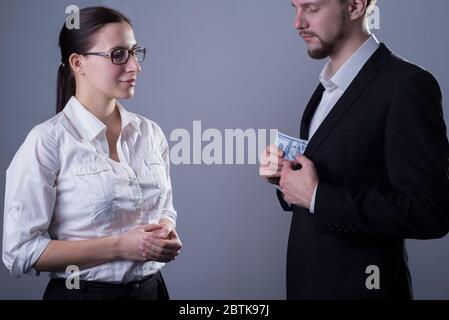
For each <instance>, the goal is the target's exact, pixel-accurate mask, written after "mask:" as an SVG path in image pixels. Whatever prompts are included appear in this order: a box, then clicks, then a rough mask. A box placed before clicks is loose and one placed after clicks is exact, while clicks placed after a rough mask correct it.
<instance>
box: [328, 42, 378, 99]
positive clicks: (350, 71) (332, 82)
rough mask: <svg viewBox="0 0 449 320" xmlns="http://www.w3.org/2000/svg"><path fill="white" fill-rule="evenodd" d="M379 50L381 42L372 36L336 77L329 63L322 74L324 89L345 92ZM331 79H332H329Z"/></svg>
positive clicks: (341, 68)
mask: <svg viewBox="0 0 449 320" xmlns="http://www.w3.org/2000/svg"><path fill="white" fill-rule="evenodd" d="M377 48H379V41H378V40H377V38H376V36H375V35H374V34H372V35H370V36H369V38H368V39H367V40H366V41H365V43H364V44H363V45H362V46H361V47H360V48H359V49H357V51H356V52H354V53H353V54H352V56H351V57H350V58H349V59H348V60H347V61H346V62H345V63H344V64H343V65H342V66H341V67H340V69H339V70H338V71H337V72H336V73H335V74H334V75H331V74H330V70H329V67H330V61H328V62H327V63H326V65H325V66H324V68H323V70H322V71H321V74H320V82H321V84H322V85H323V87H324V88H325V89H326V90H329V91H332V90H334V89H336V88H337V87H338V88H340V89H342V90H343V91H345V90H346V89H347V88H348V87H349V85H350V84H351V82H352V81H353V80H354V78H355V77H356V76H357V74H358V73H359V72H360V70H361V69H362V68H363V66H364V65H365V63H366V62H367V61H368V60H369V58H370V57H371V56H372V55H373V53H374V52H376V50H377ZM329 77H331V78H330V79H329ZM328 79H329V80H328Z"/></svg>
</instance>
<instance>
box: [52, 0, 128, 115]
mask: <svg viewBox="0 0 449 320" xmlns="http://www.w3.org/2000/svg"><path fill="white" fill-rule="evenodd" d="M115 22H127V23H128V24H129V25H131V21H130V20H129V18H127V17H126V16H125V15H123V14H122V13H120V12H118V11H117V10H114V9H110V8H106V7H87V8H83V9H80V11H79V29H68V28H67V27H66V24H65V23H64V25H63V26H62V29H61V33H60V34H59V47H60V48H61V64H60V65H59V69H58V80H57V88H56V90H57V101H56V113H59V112H61V111H62V109H64V106H65V105H66V103H67V102H68V101H69V99H70V97H71V96H73V95H75V90H76V84H75V77H74V76H73V73H72V71H71V69H70V64H69V57H70V55H71V54H72V53H78V54H83V53H86V52H87V51H88V50H89V49H90V48H91V47H92V46H93V45H94V43H93V41H94V39H95V38H94V35H95V33H96V32H97V31H98V30H100V29H101V28H102V27H104V26H105V25H107V24H108V23H115Z"/></svg>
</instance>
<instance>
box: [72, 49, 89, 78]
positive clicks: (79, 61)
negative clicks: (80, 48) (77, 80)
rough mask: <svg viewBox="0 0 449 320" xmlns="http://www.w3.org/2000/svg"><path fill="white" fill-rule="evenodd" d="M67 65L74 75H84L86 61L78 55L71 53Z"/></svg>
mask: <svg viewBox="0 0 449 320" xmlns="http://www.w3.org/2000/svg"><path fill="white" fill-rule="evenodd" d="M69 64H70V67H71V68H72V70H73V72H74V73H77V74H80V75H84V68H85V64H86V59H85V58H84V56H82V55H80V54H78V53H72V54H71V55H70V57H69Z"/></svg>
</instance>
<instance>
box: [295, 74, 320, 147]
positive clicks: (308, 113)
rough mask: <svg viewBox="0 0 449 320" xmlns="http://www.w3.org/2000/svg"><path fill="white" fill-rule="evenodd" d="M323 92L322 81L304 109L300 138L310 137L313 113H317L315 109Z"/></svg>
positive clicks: (306, 138)
mask: <svg viewBox="0 0 449 320" xmlns="http://www.w3.org/2000/svg"><path fill="white" fill-rule="evenodd" d="M323 92H324V87H323V85H322V84H321V83H320V84H319V85H318V87H317V88H316V89H315V92H314V93H313V95H312V97H311V98H310V100H309V103H308V104H307V107H306V109H305V110H304V113H303V115H302V119H301V129H300V134H299V136H300V138H301V139H303V140H308V139H309V128H310V122H311V121H312V117H313V114H314V113H315V110H316V108H317V107H318V105H319V103H320V101H321V98H322V97H323Z"/></svg>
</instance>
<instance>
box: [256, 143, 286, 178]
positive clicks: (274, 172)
mask: <svg viewBox="0 0 449 320" xmlns="http://www.w3.org/2000/svg"><path fill="white" fill-rule="evenodd" d="M283 156H284V152H283V151H282V150H281V149H279V148H278V147H277V146H275V145H269V146H267V147H266V148H265V150H264V151H263V152H262V154H261V156H260V168H259V175H260V176H261V177H262V178H263V179H264V180H265V181H267V182H269V183H271V184H275V185H279V179H280V177H281V170H282V157H283Z"/></svg>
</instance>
